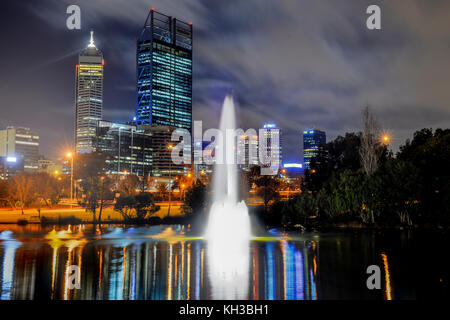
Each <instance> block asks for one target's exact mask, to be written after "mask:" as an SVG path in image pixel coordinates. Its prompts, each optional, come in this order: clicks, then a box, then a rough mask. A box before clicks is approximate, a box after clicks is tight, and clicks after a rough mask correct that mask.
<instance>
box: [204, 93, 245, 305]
mask: <svg viewBox="0 0 450 320" xmlns="http://www.w3.org/2000/svg"><path fill="white" fill-rule="evenodd" d="M235 126H236V123H235V114H234V102H233V98H232V97H231V96H227V97H226V98H225V101H224V104H223V108H222V115H221V120H220V131H221V132H222V133H223V136H222V139H221V141H220V140H219V143H218V146H219V149H220V148H221V150H222V151H223V152H219V156H220V157H222V160H224V161H223V163H220V162H221V161H220V159H217V158H216V165H215V167H214V177H213V192H214V197H213V200H214V202H213V205H212V206H211V210H210V213H209V221H208V227H207V233H206V238H207V240H208V247H209V248H208V257H209V270H210V277H211V280H212V294H213V297H214V298H215V299H245V298H246V296H247V291H248V288H247V283H248V272H249V271H248V270H249V240H250V236H251V234H250V219H249V216H248V209H247V206H246V205H245V202H244V201H241V202H238V201H237V200H238V197H237V189H238V185H237V168H236V164H235V139H234V132H235ZM223 140H225V141H223ZM216 155H217V154H216Z"/></svg>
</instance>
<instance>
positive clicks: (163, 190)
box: [156, 182, 168, 201]
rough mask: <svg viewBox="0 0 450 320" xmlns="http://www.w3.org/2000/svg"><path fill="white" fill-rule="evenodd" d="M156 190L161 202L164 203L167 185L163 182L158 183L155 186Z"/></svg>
mask: <svg viewBox="0 0 450 320" xmlns="http://www.w3.org/2000/svg"><path fill="white" fill-rule="evenodd" d="M156 190H158V192H159V197H160V199H161V201H164V200H165V198H166V194H167V191H168V188H167V185H166V184H165V183H164V182H158V183H157V184H156Z"/></svg>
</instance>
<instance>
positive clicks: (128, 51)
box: [0, 0, 450, 161]
mask: <svg viewBox="0 0 450 320" xmlns="http://www.w3.org/2000/svg"><path fill="white" fill-rule="evenodd" d="M375 3H376V4H379V5H380V6H381V8H382V30H381V31H369V30H367V29H366V28H365V19H366V14H365V9H366V8H367V6H368V5H369V4H375ZM69 4H78V5H80V7H81V10H82V28H83V30H82V31H69V30H67V29H66V27H65V18H66V14H65V11H66V7H67V5H69ZM2 6H5V8H4V9H3V8H2V13H3V15H4V16H5V19H3V20H2V21H1V22H0V23H1V25H0V27H1V28H2V30H3V31H2V42H3V45H2V51H1V52H0V57H1V60H2V61H3V62H7V63H5V64H4V66H3V70H2V73H1V75H0V79H1V82H0V106H1V111H2V112H1V116H0V125H1V126H6V125H8V124H14V125H25V126H29V127H32V128H35V129H37V130H39V131H40V132H41V137H42V139H41V140H42V153H44V154H48V155H50V156H56V155H57V154H58V153H60V152H61V149H63V148H64V147H65V146H67V145H69V143H70V141H71V139H72V132H73V121H74V120H73V113H74V105H73V101H74V65H75V63H76V54H77V52H78V51H80V50H81V49H82V48H83V47H84V46H85V45H86V44H87V42H88V31H89V30H90V29H91V28H92V29H94V30H95V33H96V43H97V46H98V47H99V48H100V49H101V50H102V51H103V53H104V56H105V60H106V68H105V84H104V85H105V99H104V111H105V112H104V114H105V118H108V119H111V120H122V121H126V120H128V119H130V118H131V117H132V115H133V113H134V104H135V91H134V84H135V54H136V51H135V50H136V48H135V43H136V38H137V36H138V34H139V32H140V28H141V27H142V25H143V23H144V21H145V18H146V16H147V14H148V11H149V9H150V7H155V8H156V9H157V10H159V11H161V12H164V13H166V14H170V15H173V16H177V17H178V18H180V19H183V20H185V21H192V22H193V23H194V32H195V35H194V36H195V38H194V89H193V91H194V119H195V120H203V121H204V128H207V127H213V126H217V125H218V116H219V114H220V105H221V101H222V99H223V97H224V95H225V94H227V93H229V92H233V94H234V96H235V98H236V104H237V106H238V108H239V109H238V111H237V113H238V115H239V117H238V118H239V120H240V125H241V126H243V127H245V128H247V127H259V126H261V124H262V123H263V122H265V121H274V122H276V123H277V124H278V125H279V126H280V127H282V130H283V142H284V151H285V158H287V159H289V160H291V161H293V160H300V159H301V141H302V140H301V136H300V135H301V132H302V130H303V129H305V128H307V127H311V126H317V127H320V128H322V129H324V130H325V131H326V132H327V136H328V138H329V139H332V138H334V137H336V136H337V135H339V134H340V135H343V134H344V133H345V132H346V131H354V130H358V128H359V126H360V110H361V107H362V106H363V105H365V104H370V105H371V106H372V108H373V109H374V111H375V113H376V114H377V116H378V119H379V121H380V123H381V124H382V126H383V127H384V128H385V130H388V131H389V132H390V133H391V134H392V135H393V136H394V137H395V139H394V148H397V147H398V145H399V144H401V143H403V142H404V140H405V139H406V138H408V137H410V136H411V135H412V133H413V132H414V131H415V130H417V129H420V128H423V127H449V125H450V108H449V101H450V90H448V84H449V83H450V61H449V59H448V57H449V56H450V46H449V44H450V28H449V27H450V22H449V21H450V19H449V18H450V17H449V12H450V10H449V9H450V2H448V1H420V0H397V1H387V0H386V1H366V0H363V1H359V0H358V1H356V0H355V1H349V0H343V1H333V0H329V1H325V0H317V1H294V0H291V1H287V0H278V1H273V0H272V1H269V0H246V1H238V0H232V1H209V0H186V1H169V0H159V1H151V2H149V1H148V0H134V1H123V0H120V1H119V0H108V1H100V0H98V1H93V0H82V1H81V0H79V1H72V0H71V1H51V0H41V1H28V2H23V1H21V2H11V3H9V4H7V5H5V4H2Z"/></svg>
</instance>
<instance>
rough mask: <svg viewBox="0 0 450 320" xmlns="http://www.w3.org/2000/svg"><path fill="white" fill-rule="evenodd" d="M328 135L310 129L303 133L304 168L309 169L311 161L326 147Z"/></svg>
mask: <svg viewBox="0 0 450 320" xmlns="http://www.w3.org/2000/svg"><path fill="white" fill-rule="evenodd" d="M326 140H327V138H326V134H325V132H324V131H320V130H317V129H308V130H305V131H303V162H304V168H305V169H309V168H310V163H311V159H312V158H314V157H315V156H317V154H318V153H319V148H320V147H322V146H323V145H325V143H326V142H327V141H326Z"/></svg>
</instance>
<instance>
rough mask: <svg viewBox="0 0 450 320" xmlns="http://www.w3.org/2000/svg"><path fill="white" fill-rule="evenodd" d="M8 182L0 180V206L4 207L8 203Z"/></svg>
mask: <svg viewBox="0 0 450 320" xmlns="http://www.w3.org/2000/svg"><path fill="white" fill-rule="evenodd" d="M8 188H9V186H8V181H6V180H0V206H1V207H5V206H7V205H8V202H9V198H8V196H9V193H8Z"/></svg>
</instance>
